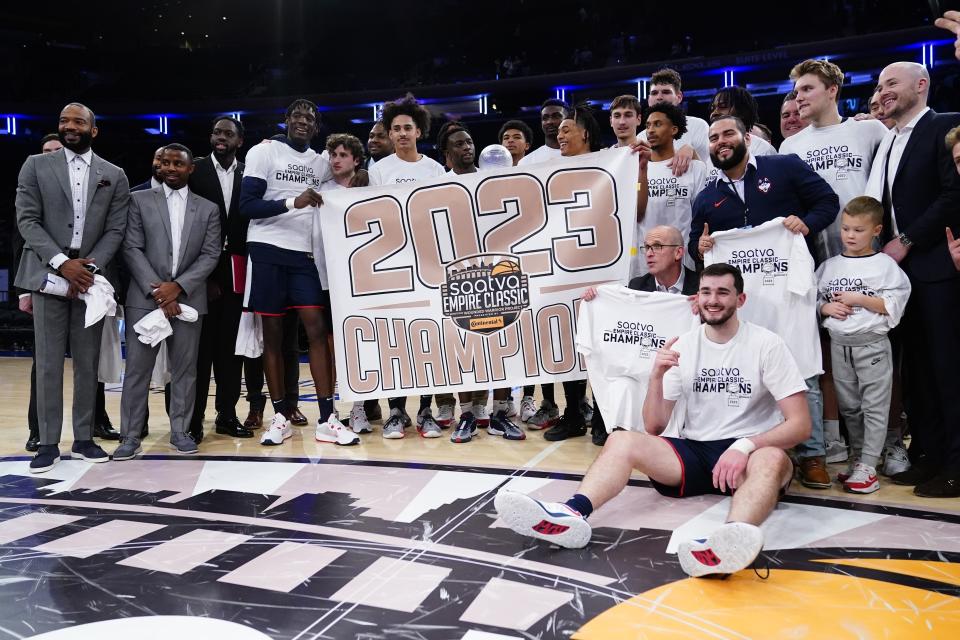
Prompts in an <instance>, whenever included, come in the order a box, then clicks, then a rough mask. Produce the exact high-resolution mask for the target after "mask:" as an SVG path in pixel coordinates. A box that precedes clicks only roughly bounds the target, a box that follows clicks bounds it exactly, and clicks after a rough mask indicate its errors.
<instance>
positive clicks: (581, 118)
mask: <svg viewBox="0 0 960 640" xmlns="http://www.w3.org/2000/svg"><path fill="white" fill-rule="evenodd" d="M570 118H571V119H572V120H573V121H574V122H576V123H577V126H579V127H580V128H581V129H583V130H584V131H586V132H587V144H589V145H590V151H600V149H601V148H602V146H601V142H600V125H599V124H597V119H596V118H595V117H594V115H593V109H592V108H591V107H590V105H589V104H588V103H586V102H582V103H580V104H578V105H577V106H576V107H574V108H573V113H572V114H571V115H570Z"/></svg>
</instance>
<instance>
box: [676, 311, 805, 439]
mask: <svg viewBox="0 0 960 640" xmlns="http://www.w3.org/2000/svg"><path fill="white" fill-rule="evenodd" d="M673 350H674V351H676V352H678V353H679V354H680V364H679V366H677V367H673V368H671V369H670V370H669V371H667V373H666V374H665V375H664V377H663V397H664V398H665V399H666V400H676V401H677V402H678V405H677V406H679V401H680V400H681V399H684V400H686V411H685V420H684V422H683V427H682V429H681V430H680V436H681V437H683V438H687V439H690V440H698V441H701V442H702V441H706V440H723V439H725V438H749V437H750V436H755V435H758V434H760V433H764V432H765V431H769V430H770V429H772V428H773V427H775V426H777V425H778V424H780V423H781V422H783V414H782V413H781V412H780V409H779V408H778V407H777V402H778V401H780V400H783V399H784V398H786V397H787V396H791V395H793V394H795V393H798V392H805V391H806V390H807V385H806V383H805V382H804V381H803V376H802V375H801V374H800V371H799V370H798V369H797V363H796V362H795V361H794V359H793V356H792V355H791V354H790V350H789V349H787V346H786V345H785V344H784V342H783V340H781V339H780V338H779V337H778V336H777V335H776V334H774V333H773V332H772V331H768V330H766V329H764V328H763V327H759V326H757V325H755V324H752V323H750V322H746V321H745V320H743V319H742V318H741V320H740V328H739V329H738V330H737V335H735V336H734V337H733V338H732V339H731V340H730V341H729V342H727V343H726V344H717V343H715V342H711V341H710V339H709V338H707V336H706V327H705V326H703V327H698V328H696V329H694V330H692V331H689V332H687V333H685V334H683V335H682V336H680V339H679V340H677V341H676V342H675V343H674V345H673ZM677 406H674V409H673V411H674V413H676V412H677ZM672 419H673V416H671V420H672Z"/></svg>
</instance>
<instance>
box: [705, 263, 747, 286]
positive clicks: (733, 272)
mask: <svg viewBox="0 0 960 640" xmlns="http://www.w3.org/2000/svg"><path fill="white" fill-rule="evenodd" d="M707 276H713V277H718V276H720V277H722V276H733V287H734V288H735V289H736V290H737V293H743V274H742V273H740V269H738V268H736V267H735V266H733V265H731V264H727V263H726V262H714V263H713V264H711V265H710V266H708V267H706V268H704V270H703V271H702V272H701V273H700V282H703V279H704V278H706V277H707Z"/></svg>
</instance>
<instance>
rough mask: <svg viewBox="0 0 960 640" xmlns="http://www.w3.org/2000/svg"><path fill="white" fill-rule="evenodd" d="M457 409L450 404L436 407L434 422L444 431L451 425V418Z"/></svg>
mask: <svg viewBox="0 0 960 640" xmlns="http://www.w3.org/2000/svg"><path fill="white" fill-rule="evenodd" d="M456 410H457V408H456V407H455V406H454V405H452V404H441V405H440V406H438V407H437V417H436V421H437V424H439V425H440V426H441V427H443V428H444V429H446V428H447V427H449V426H450V425H451V424H452V423H453V417H454V414H455V413H456Z"/></svg>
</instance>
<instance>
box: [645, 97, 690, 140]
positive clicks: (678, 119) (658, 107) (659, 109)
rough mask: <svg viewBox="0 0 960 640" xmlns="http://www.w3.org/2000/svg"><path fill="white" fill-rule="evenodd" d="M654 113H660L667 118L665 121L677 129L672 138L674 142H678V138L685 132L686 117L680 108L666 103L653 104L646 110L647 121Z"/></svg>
mask: <svg viewBox="0 0 960 640" xmlns="http://www.w3.org/2000/svg"><path fill="white" fill-rule="evenodd" d="M654 113H662V114H663V115H665V116H667V119H668V120H670V122H672V123H673V126H675V127H676V128H677V133H676V134H675V135H674V136H673V139H674V140H679V139H680V136H682V135H683V134H685V133H686V132H687V116H686V115H684V113H683V111H682V110H681V109H680V107H676V106H674V105H672V104H670V103H668V102H661V103H659V104H655V105H653V106H652V107H650V108H649V109H648V110H647V119H648V120H649V119H650V116H651V114H654Z"/></svg>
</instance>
